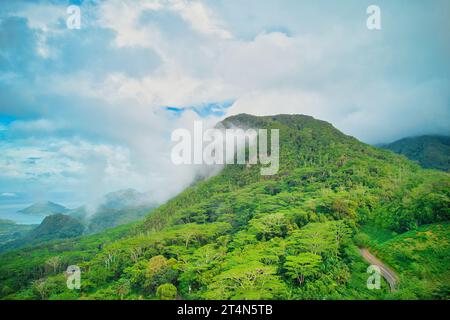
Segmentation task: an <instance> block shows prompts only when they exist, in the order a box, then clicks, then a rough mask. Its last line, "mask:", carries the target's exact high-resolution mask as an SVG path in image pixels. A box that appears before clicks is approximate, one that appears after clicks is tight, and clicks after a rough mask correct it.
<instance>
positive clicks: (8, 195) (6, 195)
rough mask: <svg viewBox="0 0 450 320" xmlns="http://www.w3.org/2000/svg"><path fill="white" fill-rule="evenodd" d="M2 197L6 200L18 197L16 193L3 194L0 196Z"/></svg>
mask: <svg viewBox="0 0 450 320" xmlns="http://www.w3.org/2000/svg"><path fill="white" fill-rule="evenodd" d="M0 196H2V197H6V198H14V197H15V196H17V195H16V194H15V193H14V192H3V193H2V194H0Z"/></svg>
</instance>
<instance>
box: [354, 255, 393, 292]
mask: <svg viewBox="0 0 450 320" xmlns="http://www.w3.org/2000/svg"><path fill="white" fill-rule="evenodd" d="M359 252H360V253H361V256H362V257H363V258H364V259H365V260H366V261H367V262H369V263H370V264H373V265H376V266H378V267H379V268H380V271H381V275H382V276H383V278H385V279H386V281H387V282H388V283H389V287H390V288H391V292H392V291H395V290H396V289H397V284H398V276H397V274H396V273H395V272H394V271H393V270H392V269H390V268H389V267H387V266H386V265H385V264H384V263H383V262H381V261H380V260H378V258H377V257H375V256H374V255H373V254H371V253H370V252H369V251H368V250H367V249H365V248H359Z"/></svg>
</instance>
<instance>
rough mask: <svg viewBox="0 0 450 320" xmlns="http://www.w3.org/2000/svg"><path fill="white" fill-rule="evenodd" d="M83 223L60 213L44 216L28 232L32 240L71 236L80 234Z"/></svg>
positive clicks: (82, 229)
mask: <svg viewBox="0 0 450 320" xmlns="http://www.w3.org/2000/svg"><path fill="white" fill-rule="evenodd" d="M83 231H84V225H83V224H82V223H81V221H79V220H78V219H75V218H73V217H71V216H68V215H64V214H61V213H58V214H53V215H51V216H47V217H45V219H44V220H43V221H42V222H41V224H40V225H39V226H38V227H37V228H36V229H34V230H33V231H31V232H30V234H29V235H28V237H27V238H29V239H32V240H36V239H39V240H53V239H63V238H72V237H77V236H79V235H81V234H82V233H83Z"/></svg>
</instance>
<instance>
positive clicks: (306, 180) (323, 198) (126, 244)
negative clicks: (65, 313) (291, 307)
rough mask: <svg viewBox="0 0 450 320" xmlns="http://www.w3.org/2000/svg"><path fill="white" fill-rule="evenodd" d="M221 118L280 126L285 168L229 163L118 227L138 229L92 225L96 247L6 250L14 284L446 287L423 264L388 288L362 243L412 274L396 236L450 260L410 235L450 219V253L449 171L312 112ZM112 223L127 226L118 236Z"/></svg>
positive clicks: (361, 293)
mask: <svg viewBox="0 0 450 320" xmlns="http://www.w3.org/2000/svg"><path fill="white" fill-rule="evenodd" d="M222 124H223V125H224V126H225V127H228V126H231V125H233V126H240V127H244V128H247V127H255V128H268V129H272V128H276V129H279V130H280V169H279V172H278V173H277V174H276V175H274V176H261V175H260V170H259V169H260V168H259V166H247V165H227V166H226V167H225V168H224V169H223V170H222V171H221V172H220V173H219V174H218V175H216V176H214V177H212V178H209V179H207V180H204V181H200V182H198V183H197V184H196V185H194V186H192V187H190V188H188V189H186V190H185V191H184V192H182V193H181V194H179V195H178V196H177V197H175V198H173V199H172V200H170V201H168V202H167V203H166V204H164V205H162V206H160V207H159V208H157V209H155V210H154V211H153V212H152V213H151V214H149V215H148V217H147V218H146V219H145V220H144V221H143V222H142V223H138V224H136V225H135V226H133V227H130V228H128V229H126V228H125V227H123V229H117V230H125V231H123V233H120V236H117V235H118V234H119V231H117V233H115V232H116V231H115V230H116V229H111V230H109V231H107V232H102V233H99V234H96V235H92V236H89V237H88V238H81V240H80V243H86V244H85V245H84V246H82V245H80V244H78V243H75V242H73V243H69V242H67V241H66V242H61V243H60V244H59V243H51V244H46V245H41V246H39V247H36V248H27V249H26V250H17V251H12V252H9V253H6V254H4V255H1V256H0V283H1V285H2V288H0V289H1V296H2V297H3V298H5V299H64V298H70V299H74V298H82V299H156V298H159V299H174V298H177V297H179V298H183V299H383V298H392V297H394V298H407V299H414V298H418V297H420V298H443V297H444V298H445V286H447V287H448V284H449V283H448V278H445V277H438V276H435V275H434V276H431V275H430V273H427V272H425V273H423V276H422V277H423V278H424V279H426V282H427V289H426V290H425V289H423V290H422V287H420V286H419V287H418V286H413V287H411V286H407V285H401V286H400V289H399V291H397V292H396V293H390V292H389V290H388V288H387V286H386V284H385V283H383V285H382V287H381V289H380V290H369V289H367V287H366V280H367V277H368V275H367V273H366V268H367V266H368V264H367V263H365V262H364V260H362V258H361V257H360V256H359V254H358V250H357V245H366V246H368V247H369V248H371V249H372V248H375V249H376V250H377V252H378V253H380V258H383V259H386V260H387V261H388V262H389V263H390V264H391V266H392V267H393V268H395V271H396V272H398V273H399V274H400V276H401V281H402V282H401V284H402V283H403V281H405V280H404V279H405V278H404V277H405V276H406V275H407V274H408V272H410V267H408V266H405V265H404V264H401V263H400V261H401V260H398V261H399V262H398V264H397V262H396V261H397V260H395V259H397V258H395V257H394V256H392V258H391V255H390V254H389V252H393V251H392V250H396V249H394V248H397V247H401V248H405V250H404V251H402V252H403V253H404V255H405V257H406V258H405V259H410V258H411V259H416V260H414V263H415V264H417V267H414V268H424V270H425V269H426V270H434V269H433V268H434V266H433V265H434V264H440V266H439V268H441V269H444V270H448V269H449V266H450V263H449V261H448V260H439V259H434V258H431V257H430V259H427V258H426V257H428V256H429V255H431V254H433V252H429V251H426V250H424V251H420V252H421V253H420V254H422V255H423V256H424V257H425V258H424V259H420V258H417V252H416V251H414V250H407V249H406V245H402V243H404V242H405V239H408V238H409V236H408V235H409V234H414V232H416V231H415V230H422V229H421V228H424V227H421V226H425V225H427V224H431V223H433V224H434V225H433V226H435V228H439V230H443V232H440V233H439V237H430V238H428V239H427V243H429V244H430V246H436V247H439V248H440V249H439V250H443V252H444V253H445V254H446V255H447V256H448V255H449V254H450V252H449V248H448V246H446V245H445V243H448V240H449V238H448V236H449V234H448V228H449V225H448V224H447V223H445V222H447V221H448V220H449V216H450V179H449V177H450V176H449V175H448V174H447V173H445V172H439V171H434V170H424V169H421V168H420V167H419V166H418V165H417V164H415V163H413V162H411V161H409V160H406V159H405V158H404V157H402V156H399V155H396V154H394V153H392V152H390V151H385V150H380V149H377V148H375V147H372V146H369V145H366V144H364V143H361V142H359V141H358V140H357V139H355V138H353V137H350V136H346V135H344V134H343V133H341V132H339V131H338V130H337V129H335V128H334V127H333V126H332V125H331V124H329V123H326V122H323V121H319V120H315V119H313V118H312V117H309V116H303V115H278V116H268V117H254V116H250V115H238V116H235V117H231V118H228V119H227V120H225V121H224V122H223V123H222ZM367 230H372V231H373V230H381V231H376V232H372V233H370V232H368V231H367ZM111 233H115V235H116V236H117V237H116V236H112V237H110V236H107V235H111ZM378 234H381V235H382V236H380V237H381V238H382V239H383V240H386V239H389V240H386V241H385V242H383V243H381V244H379V246H380V247H376V246H375V245H374V242H373V241H376V239H377V236H378ZM383 236H384V238H383ZM404 237H406V238H404ZM85 239H89V240H85ZM411 243H412V245H413V246H417V247H420V246H421V245H422V244H421V243H420V242H419V241H414V242H411ZM61 248H65V250H61ZM75 252H76V254H75ZM441 254H442V252H441V253H439V256H441ZM49 259H56V260H58V261H59V262H60V263H59V265H58V266H59V267H58V268H57V269H52V268H45V266H46V263H47V264H48V261H49ZM24 260H26V261H27V262H26V263H24V262H23V261H24ZM70 264H77V265H78V266H80V267H81V269H82V272H83V273H82V279H83V280H82V287H81V290H79V291H70V290H68V289H67V288H66V287H65V278H64V276H63V275H62V273H61V271H62V270H64V268H65V267H67V265H70ZM425 264H428V266H425ZM436 267H437V266H436ZM437 282H439V284H438V283H437ZM418 288H419V289H420V290H421V291H420V292H416V291H417V290H418ZM443 288H444V289H443ZM394 294H395V295H394Z"/></svg>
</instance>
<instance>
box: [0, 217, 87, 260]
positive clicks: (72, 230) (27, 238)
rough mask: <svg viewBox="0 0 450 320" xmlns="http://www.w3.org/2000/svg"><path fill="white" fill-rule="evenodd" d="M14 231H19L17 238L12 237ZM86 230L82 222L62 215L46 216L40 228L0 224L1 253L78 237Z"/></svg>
mask: <svg viewBox="0 0 450 320" xmlns="http://www.w3.org/2000/svg"><path fill="white" fill-rule="evenodd" d="M14 229H17V236H16V237H12V236H11V232H12V231H14ZM84 229H85V226H84V225H83V223H82V222H81V221H80V220H78V219H76V218H73V217H71V216H68V215H65V214H61V213H57V214H53V215H49V216H46V217H45V218H44V220H43V221H42V222H41V224H39V225H38V226H36V225H16V224H14V223H5V224H0V252H3V251H8V250H11V249H16V248H20V247H23V246H26V245H36V244H40V243H43V242H46V241H50V240H56V239H66V238H73V237H77V236H79V235H81V234H82V233H83V232H84ZM2 230H5V236H4V238H5V241H1V239H2Z"/></svg>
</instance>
